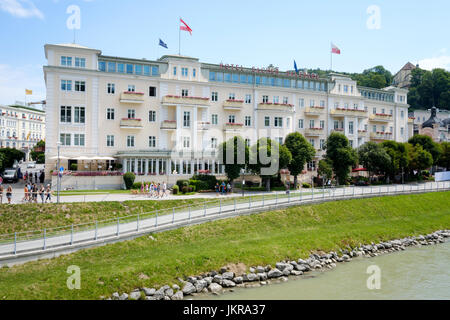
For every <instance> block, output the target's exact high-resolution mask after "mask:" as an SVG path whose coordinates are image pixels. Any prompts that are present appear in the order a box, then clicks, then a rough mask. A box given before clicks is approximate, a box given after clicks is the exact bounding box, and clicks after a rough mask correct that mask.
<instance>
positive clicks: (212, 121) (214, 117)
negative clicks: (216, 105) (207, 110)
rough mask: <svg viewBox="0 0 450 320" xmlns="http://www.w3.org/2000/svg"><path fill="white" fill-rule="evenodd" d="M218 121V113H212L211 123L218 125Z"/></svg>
mask: <svg viewBox="0 0 450 320" xmlns="http://www.w3.org/2000/svg"><path fill="white" fill-rule="evenodd" d="M218 122H219V116H218V115H217V114H213V115H211V123H212V124H213V125H217V123H218Z"/></svg>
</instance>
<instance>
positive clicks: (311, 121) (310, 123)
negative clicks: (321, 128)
mask: <svg viewBox="0 0 450 320" xmlns="http://www.w3.org/2000/svg"><path fill="white" fill-rule="evenodd" d="M309 128H310V129H313V128H314V120H309Z"/></svg>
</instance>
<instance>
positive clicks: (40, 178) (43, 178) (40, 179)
mask: <svg viewBox="0 0 450 320" xmlns="http://www.w3.org/2000/svg"><path fill="white" fill-rule="evenodd" d="M44 181H45V173H44V171H43V170H42V171H41V174H40V176H39V182H40V183H41V184H42V185H43V184H44Z"/></svg>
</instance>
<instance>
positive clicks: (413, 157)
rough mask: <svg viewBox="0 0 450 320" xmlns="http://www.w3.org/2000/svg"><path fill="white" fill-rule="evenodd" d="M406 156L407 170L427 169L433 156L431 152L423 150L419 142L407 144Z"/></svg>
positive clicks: (431, 163) (419, 170) (431, 162)
mask: <svg viewBox="0 0 450 320" xmlns="http://www.w3.org/2000/svg"><path fill="white" fill-rule="evenodd" d="M408 158H409V161H408V162H409V170H410V171H411V172H412V171H418V172H419V173H420V172H421V171H422V170H425V169H428V168H430V167H431V166H432V165H433V157H432V155H431V153H429V152H428V151H426V150H424V148H422V146H421V145H420V144H416V145H415V146H413V145H411V144H410V145H409V147H408Z"/></svg>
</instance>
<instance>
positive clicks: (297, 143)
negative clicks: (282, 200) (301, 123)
mask: <svg viewBox="0 0 450 320" xmlns="http://www.w3.org/2000/svg"><path fill="white" fill-rule="evenodd" d="M284 145H285V146H286V148H288V150H289V151H290V152H291V155H292V161H291V162H290V163H289V164H288V166H287V167H288V169H289V171H290V172H291V174H292V175H293V176H294V189H297V183H298V175H299V174H300V173H302V171H303V168H304V167H305V164H306V163H307V162H310V161H311V160H312V159H313V157H314V155H315V154H316V150H315V149H314V147H313V146H312V145H311V144H310V143H309V142H308V141H307V140H306V139H305V137H303V136H302V135H301V134H300V133H299V132H294V133H291V134H289V135H288V136H287V137H286V140H285V142H284Z"/></svg>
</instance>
